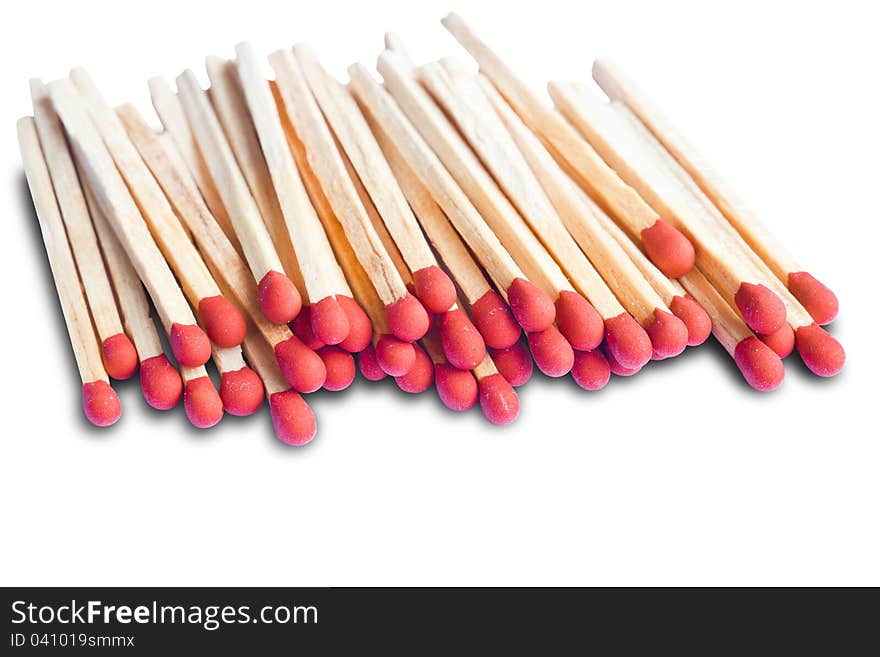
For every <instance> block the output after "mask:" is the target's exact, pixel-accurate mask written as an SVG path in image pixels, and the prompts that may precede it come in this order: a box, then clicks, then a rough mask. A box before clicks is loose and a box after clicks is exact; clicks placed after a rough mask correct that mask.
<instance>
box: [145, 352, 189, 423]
mask: <svg viewBox="0 0 880 657" xmlns="http://www.w3.org/2000/svg"><path fill="white" fill-rule="evenodd" d="M141 390H143V393H144V399H146V400H147V403H148V404H149V405H150V406H152V407H153V408H155V409H157V410H160V411H167V410H168V409H169V408H174V406H176V405H177V402H178V401H180V395H181V394H182V392H183V381H182V380H181V378H180V373H179V372H178V371H177V369H176V368H175V367H174V365H172V364H171V362H170V361H169V360H168V357H167V356H166V355H165V354H159V355H158V356H153V357H151V358H147V359H146V360H143V361H141Z"/></svg>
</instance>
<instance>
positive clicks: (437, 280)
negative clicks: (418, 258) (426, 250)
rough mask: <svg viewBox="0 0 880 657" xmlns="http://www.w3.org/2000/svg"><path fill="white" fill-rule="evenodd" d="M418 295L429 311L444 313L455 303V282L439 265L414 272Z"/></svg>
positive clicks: (414, 284) (414, 282)
mask: <svg viewBox="0 0 880 657" xmlns="http://www.w3.org/2000/svg"><path fill="white" fill-rule="evenodd" d="M413 286H414V287H415V290H416V297H418V299H419V301H421V302H422V305H423V306H424V307H425V310H427V311H428V312H429V313H431V314H434V315H436V314H437V313H442V312H445V311H447V310H449V308H450V307H451V306H452V304H454V303H455V294H456V293H455V284H454V283H453V282H452V279H450V278H449V276H448V275H447V274H446V272H445V271H443V270H442V269H440V267H438V266H437V265H431V266H430V267H424V268H422V269H419V270H418V271H414V272H413Z"/></svg>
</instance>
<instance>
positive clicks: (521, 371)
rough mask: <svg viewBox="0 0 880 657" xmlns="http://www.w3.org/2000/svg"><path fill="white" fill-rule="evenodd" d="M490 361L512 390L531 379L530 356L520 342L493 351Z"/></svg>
mask: <svg viewBox="0 0 880 657" xmlns="http://www.w3.org/2000/svg"><path fill="white" fill-rule="evenodd" d="M492 361H493V362H494V363H495V367H496V368H497V369H498V371H499V372H500V373H501V376H503V377H504V379H505V380H506V381H507V382H508V383H509V384H510V385H512V386H513V387H514V388H517V387H519V386H521V385H525V384H526V382H528V380H529V379H531V378H532V371H533V370H534V363H533V361H532V355H531V354H530V353H529V350H528V349H526V346H525V345H524V344H523V343H522V341H520V340H517V341H516V342H515V343H514V344H513V345H511V346H510V347H507V348H506V349H493V350H492Z"/></svg>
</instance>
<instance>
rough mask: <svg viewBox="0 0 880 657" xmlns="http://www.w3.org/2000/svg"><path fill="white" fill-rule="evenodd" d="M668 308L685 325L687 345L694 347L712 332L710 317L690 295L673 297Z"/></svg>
mask: <svg viewBox="0 0 880 657" xmlns="http://www.w3.org/2000/svg"><path fill="white" fill-rule="evenodd" d="M669 309H670V310H671V311H672V314H673V315H675V316H676V317H678V318H679V319H680V320H681V321H683V322H684V325H685V326H686V327H687V332H688V346H690V347H696V346H697V345H699V344H703V343H704V342H705V341H706V340H707V339H708V338H709V336H710V335H711V333H712V319H711V318H710V317H709V314H708V313H707V312H706V311H705V310H704V309H703V306H701V305H700V304H698V303H697V302H696V301H694V300H693V299H692V298H691V297H689V296H683V295H679V296H676V297H673V299H672V303H671V304H669Z"/></svg>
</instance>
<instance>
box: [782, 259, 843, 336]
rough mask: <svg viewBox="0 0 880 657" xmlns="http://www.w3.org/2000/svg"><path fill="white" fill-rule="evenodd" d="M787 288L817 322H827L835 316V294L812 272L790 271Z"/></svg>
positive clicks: (836, 302)
mask: <svg viewBox="0 0 880 657" xmlns="http://www.w3.org/2000/svg"><path fill="white" fill-rule="evenodd" d="M788 289H789V291H790V292H791V293H792V294H793V295H794V296H795V298H796V299H797V300H798V301H800V302H801V305H802V306H803V307H804V308H805V309H806V310H807V312H808V313H810V316H811V317H812V318H813V320H814V321H815V322H816V323H817V324H819V325H822V324H828V323H830V322H832V321H834V318H835V317H837V311H838V308H839V304H838V301H837V296H836V295H835V294H834V292H832V291H831V290H829V289H828V288H827V287H825V285H823V284H822V283H821V282H819V280H818V279H817V278H815V277H814V276H813V275H812V274H808V273H807V272H805V271H795V272H790V273H789V275H788Z"/></svg>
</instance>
